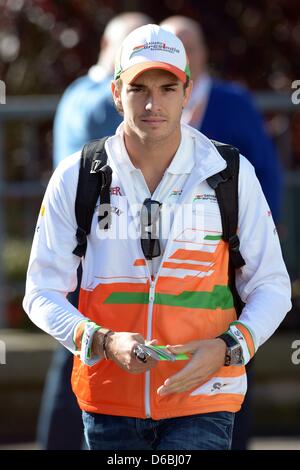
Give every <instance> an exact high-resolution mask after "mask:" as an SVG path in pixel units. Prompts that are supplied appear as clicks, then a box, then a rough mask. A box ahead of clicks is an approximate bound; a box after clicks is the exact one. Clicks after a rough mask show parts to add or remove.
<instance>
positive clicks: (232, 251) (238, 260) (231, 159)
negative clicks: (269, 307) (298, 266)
mask: <svg viewBox="0 0 300 470" xmlns="http://www.w3.org/2000/svg"><path fill="white" fill-rule="evenodd" d="M212 142H213V144H214V145H215V147H216V149H217V150H218V152H219V153H220V155H221V156H222V157H223V158H224V160H226V162H227V167H226V168H225V170H223V171H221V172H220V173H217V174H216V175H213V176H211V177H210V178H208V179H207V182H208V184H209V185H210V186H211V187H212V188H213V189H214V190H215V192H216V197H217V201H218V204H219V208H220V213H221V219H222V230H223V236H222V238H223V240H224V241H228V245H229V272H228V274H229V286H230V289H231V292H232V295H233V300H234V306H235V309H236V313H237V316H239V315H240V314H241V312H242V310H243V307H244V303H243V302H242V299H241V298H240V296H239V294H238V291H237V288H236V285H235V271H236V269H238V268H241V267H242V266H244V265H245V264H246V263H245V261H244V259H243V257H242V255H241V253H240V250H239V248H240V240H239V237H238V235H237V227H238V216H239V198H238V182H239V168H240V156H239V151H238V149H236V148H235V147H232V146H231V145H225V144H222V143H220V142H216V141H212Z"/></svg>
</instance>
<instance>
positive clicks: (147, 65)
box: [120, 62, 187, 83]
mask: <svg viewBox="0 0 300 470" xmlns="http://www.w3.org/2000/svg"><path fill="white" fill-rule="evenodd" d="M154 69H160V70H167V72H170V73H172V74H173V75H175V76H176V77H177V78H179V80H181V81H182V82H183V83H185V82H186V79H187V77H186V73H185V72H183V70H180V69H178V68H177V67H175V66H174V65H171V64H166V63H165V62H142V63H140V64H136V65H132V66H131V67H129V69H127V70H125V71H124V72H122V73H121V75H120V78H122V79H124V80H125V81H126V82H127V83H132V82H133V81H134V80H135V79H136V78H137V77H138V76H139V75H141V74H142V73H144V72H146V70H154Z"/></svg>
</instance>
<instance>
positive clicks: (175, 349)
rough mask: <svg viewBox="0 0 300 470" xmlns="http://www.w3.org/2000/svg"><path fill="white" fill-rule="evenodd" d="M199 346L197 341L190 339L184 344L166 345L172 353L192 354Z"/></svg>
mask: <svg viewBox="0 0 300 470" xmlns="http://www.w3.org/2000/svg"><path fill="white" fill-rule="evenodd" d="M198 347H199V341H191V342H190V343H186V344H176V345H173V346H172V345H170V344H168V345H167V349H168V350H169V351H170V352H172V353H174V354H183V353H187V354H193V353H194V352H195V351H196V350H197V349H198Z"/></svg>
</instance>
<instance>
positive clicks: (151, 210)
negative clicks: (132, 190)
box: [141, 198, 162, 259]
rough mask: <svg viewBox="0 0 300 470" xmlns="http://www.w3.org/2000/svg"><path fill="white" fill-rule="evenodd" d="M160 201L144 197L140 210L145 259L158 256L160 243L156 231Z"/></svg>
mask: <svg viewBox="0 0 300 470" xmlns="http://www.w3.org/2000/svg"><path fill="white" fill-rule="evenodd" d="M161 205H162V204H161V202H158V201H153V200H152V199H150V198H148V199H145V201H144V202H143V205H142V210H141V245H142V250H143V253H144V256H145V258H146V259H152V258H156V257H157V256H160V243H159V238H158V237H157V233H156V222H157V221H158V219H159V214H160V208H161Z"/></svg>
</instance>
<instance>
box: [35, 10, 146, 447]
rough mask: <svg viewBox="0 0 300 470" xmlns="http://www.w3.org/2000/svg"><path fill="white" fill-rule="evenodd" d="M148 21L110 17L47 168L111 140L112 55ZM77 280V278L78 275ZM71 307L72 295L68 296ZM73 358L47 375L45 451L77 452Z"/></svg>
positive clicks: (62, 353)
mask: <svg viewBox="0 0 300 470" xmlns="http://www.w3.org/2000/svg"><path fill="white" fill-rule="evenodd" d="M151 22H152V19H151V18H150V17H148V16H147V15H145V14H143V13H139V12H132V13H123V14H120V15H117V16H115V17H114V18H113V19H112V20H111V21H110V22H109V23H108V24H107V26H106V28H105V30H104V33H103V36H102V39H101V44H100V54H99V59H98V62H97V64H96V65H93V66H92V67H91V68H90V70H89V71H88V73H87V74H86V75H84V76H83V77H80V78H78V79H77V80H75V81H74V82H73V83H71V85H69V87H68V88H67V89H66V90H65V92H64V94H63V96H62V98H61V100H60V102H59V104H58V108H57V111H56V115H55V119H54V130H53V140H54V143H53V146H54V153H53V167H54V168H56V166H57V165H58V164H59V163H60V162H61V160H63V159H64V158H66V157H68V156H69V155H71V154H72V153H74V152H77V151H78V150H80V149H81V148H82V147H83V146H84V144H85V143H86V142H88V141H90V140H92V139H97V138H100V137H103V136H105V135H113V134H114V133H115V130H116V128H117V127H118V125H119V124H120V123H121V121H122V118H121V116H120V114H119V113H118V112H117V110H116V108H115V105H114V103H113V98H112V93H111V89H110V84H111V81H112V79H113V73H114V63H115V57H116V54H117V51H118V49H119V46H120V44H121V43H122V41H123V39H124V38H125V37H126V36H127V35H128V34H129V33H130V32H131V31H132V30H133V29H136V28H138V27H139V26H143V25H144V24H148V23H151ZM78 279H80V272H79V275H78ZM68 299H69V301H70V302H71V303H72V304H73V305H77V303H78V292H77V291H75V292H72V293H70V294H69V295H68ZM72 365H73V355H72V354H71V353H70V352H69V351H68V350H67V349H65V348H63V347H59V348H58V349H57V352H56V353H55V354H54V357H53V361H52V364H51V367H50V369H49V372H48V375H47V379H46V383H45V387H44V393H43V398H42V403H41V409H40V415H39V420H38V429H37V441H38V444H39V445H40V447H41V448H43V449H46V450H77V449H81V448H82V445H83V425H82V417H81V411H80V409H79V407H78V405H77V402H76V398H75V395H74V394H73V392H72V389H71V384H70V377H71V372H72Z"/></svg>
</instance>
